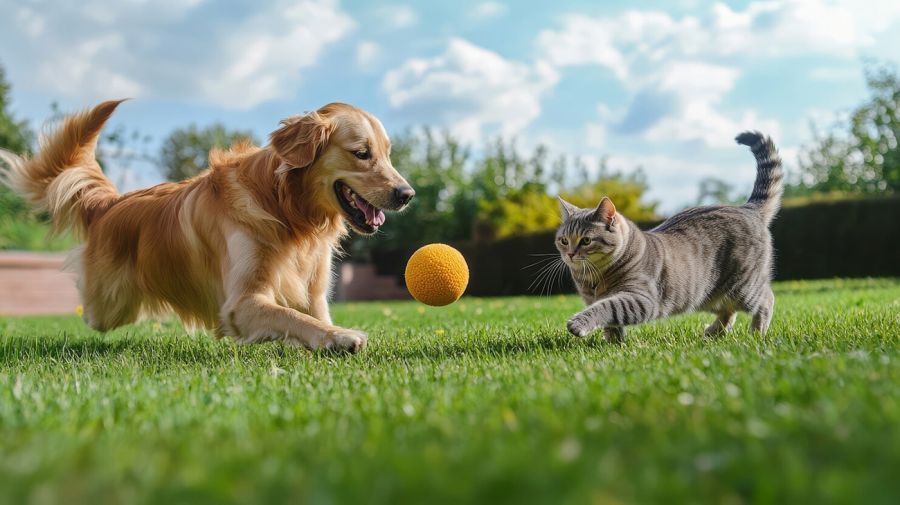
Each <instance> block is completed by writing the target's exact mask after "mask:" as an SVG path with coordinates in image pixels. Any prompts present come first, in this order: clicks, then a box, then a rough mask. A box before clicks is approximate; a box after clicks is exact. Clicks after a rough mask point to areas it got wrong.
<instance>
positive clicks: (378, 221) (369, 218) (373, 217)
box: [356, 198, 385, 226]
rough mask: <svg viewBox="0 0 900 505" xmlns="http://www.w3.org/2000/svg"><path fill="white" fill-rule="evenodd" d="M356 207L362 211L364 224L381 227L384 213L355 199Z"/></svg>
mask: <svg viewBox="0 0 900 505" xmlns="http://www.w3.org/2000/svg"><path fill="white" fill-rule="evenodd" d="M356 206H357V207H359V208H360V210H362V211H363V214H365V215H366V222H367V223H369V224H370V225H372V226H381V225H383V224H384V221H385V217H384V211H382V210H381V209H379V208H378V207H375V206H374V205H371V204H369V202H366V201H364V200H362V199H359V198H357V199H356Z"/></svg>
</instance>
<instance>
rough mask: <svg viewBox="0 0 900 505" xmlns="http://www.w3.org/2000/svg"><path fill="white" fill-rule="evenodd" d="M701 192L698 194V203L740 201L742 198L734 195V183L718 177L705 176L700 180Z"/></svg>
mask: <svg viewBox="0 0 900 505" xmlns="http://www.w3.org/2000/svg"><path fill="white" fill-rule="evenodd" d="M699 193H700V194H699V195H698V196H697V205H709V204H729V205H734V204H737V203H740V201H741V200H740V199H739V198H737V197H735V196H734V184H731V183H729V182H726V181H724V180H722V179H719V178H717V177H704V178H703V179H702V180H701V181H700V192H699Z"/></svg>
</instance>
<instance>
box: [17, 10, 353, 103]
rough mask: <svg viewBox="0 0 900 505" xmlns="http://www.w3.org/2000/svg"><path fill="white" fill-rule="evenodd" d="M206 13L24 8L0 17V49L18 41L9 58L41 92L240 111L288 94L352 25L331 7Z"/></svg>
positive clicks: (201, 11)
mask: <svg viewBox="0 0 900 505" xmlns="http://www.w3.org/2000/svg"><path fill="white" fill-rule="evenodd" d="M211 9H212V7H210V6H207V5H204V1H203V0H189V1H176V0H145V1H141V2H114V3H108V2H100V1H99V0H88V1H86V2H80V3H73V4H65V3H64V4H60V5H59V6H57V7H54V8H53V9H38V8H36V7H33V6H32V5H30V4H24V5H22V6H20V7H19V8H18V9H17V14H16V16H10V17H8V18H3V19H0V33H3V32H5V33H6V34H7V35H5V36H4V35H0V43H2V44H3V45H7V43H8V41H9V40H15V41H18V43H17V44H16V46H17V47H19V48H20V49H19V50H18V51H17V52H16V54H15V55H14V56H13V57H12V58H10V59H15V63H16V67H17V68H19V69H24V72H23V75H25V76H26V78H28V79H31V82H30V83H29V84H30V85H31V87H33V88H35V89H38V90H42V91H45V92H49V93H53V94H59V95H63V96H74V97H80V98H85V99H98V98H114V97H120V96H131V97H155V98H166V99H178V100H187V99H191V100H198V101H202V102H206V103H211V104H214V105H218V106H222V107H226V108H248V107H252V106H254V105H257V104H259V103H262V102H265V101H268V100H272V99H276V98H285V97H288V96H291V94H292V93H293V92H294V90H295V89H296V88H297V86H299V85H300V83H301V77H300V72H299V71H300V70H301V69H303V68H308V67H311V66H312V65H314V64H316V63H317V61H318V60H319V59H320V56H321V53H322V51H323V50H325V48H326V47H327V46H329V45H330V44H332V43H334V42H335V41H337V40H340V39H342V38H343V37H344V36H345V35H346V34H347V33H349V32H350V31H351V30H352V29H353V27H354V22H353V20H352V19H350V18H349V17H348V16H347V15H346V14H344V13H343V12H342V11H341V10H340V7H339V5H338V2H337V0H302V1H290V0H270V1H268V2H265V3H260V4H258V5H255V6H254V7H253V9H248V10H247V12H235V13H234V14H235V15H233V16H229V17H224V16H217V15H216V12H215V10H214V9H212V10H211ZM13 19H15V20H16V21H18V22H16V21H13ZM185 27H189V28H185ZM6 37H9V39H7V38H6ZM11 66H12V65H11Z"/></svg>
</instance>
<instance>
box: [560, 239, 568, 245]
mask: <svg viewBox="0 0 900 505" xmlns="http://www.w3.org/2000/svg"><path fill="white" fill-rule="evenodd" d="M559 243H560V244H562V245H569V239H567V238H566V237H560V239H559Z"/></svg>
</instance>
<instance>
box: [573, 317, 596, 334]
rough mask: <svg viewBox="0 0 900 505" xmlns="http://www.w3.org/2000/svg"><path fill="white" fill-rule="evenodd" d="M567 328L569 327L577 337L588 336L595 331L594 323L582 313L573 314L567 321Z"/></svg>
mask: <svg viewBox="0 0 900 505" xmlns="http://www.w3.org/2000/svg"><path fill="white" fill-rule="evenodd" d="M566 328H568V330H569V333H571V334H572V335H575V336H576V337H586V336H588V335H589V334H590V333H591V332H592V331H594V325H592V324H591V323H590V321H588V319H587V318H586V317H584V316H582V315H581V314H576V315H575V316H572V319H569V321H568V322H567V323H566Z"/></svg>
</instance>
